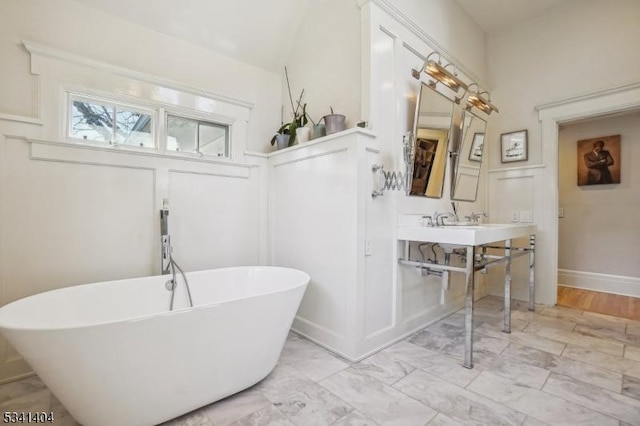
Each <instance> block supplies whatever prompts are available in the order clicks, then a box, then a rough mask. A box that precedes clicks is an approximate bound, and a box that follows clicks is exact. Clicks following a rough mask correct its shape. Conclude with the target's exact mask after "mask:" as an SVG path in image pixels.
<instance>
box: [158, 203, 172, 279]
mask: <svg viewBox="0 0 640 426" xmlns="http://www.w3.org/2000/svg"><path fill="white" fill-rule="evenodd" d="M160 240H161V242H162V275H165V274H168V273H169V267H170V266H171V237H169V200H167V199H166V198H165V199H164V200H162V210H160Z"/></svg>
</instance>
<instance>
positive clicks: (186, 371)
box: [0, 267, 310, 426]
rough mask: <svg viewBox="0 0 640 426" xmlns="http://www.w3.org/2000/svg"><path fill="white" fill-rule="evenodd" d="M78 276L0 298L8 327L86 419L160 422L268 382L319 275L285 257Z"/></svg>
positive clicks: (89, 422)
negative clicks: (120, 276)
mask: <svg viewBox="0 0 640 426" xmlns="http://www.w3.org/2000/svg"><path fill="white" fill-rule="evenodd" d="M187 278H188V280H189V284H190V287H191V293H192V296H193V303H194V307H193V308H189V307H188V303H187V297H186V291H185V288H184V284H183V282H182V280H181V279H178V281H179V283H180V284H179V285H178V288H177V290H176V305H175V306H176V307H177V309H176V307H174V310H173V311H169V300H170V297H171V292H170V291H168V290H167V289H166V287H165V284H166V282H167V281H168V280H169V279H170V276H169V275H161V276H155V277H146V278H138V279H131V280H120V281H110V282H103V283H95V284H86V285H80V286H75V287H68V288H63V289H59V290H54V291H49V292H46V293H41V294H38V295H35V296H31V297H27V298H25V299H21V300H18V301H16V302H13V303H10V304H8V305H6V306H4V307H2V308H0V331H2V333H3V334H4V335H5V336H6V338H7V340H9V342H10V343H11V344H12V345H13V346H14V347H15V348H16V350H17V351H18V352H19V353H20V354H21V355H22V356H23V357H24V359H25V360H26V361H27V362H28V363H29V364H30V365H31V367H32V368H33V370H34V371H35V372H36V373H37V374H38V376H40V378H41V379H42V380H43V381H44V382H45V384H46V385H47V386H49V388H50V389H51V391H52V392H53V393H54V394H55V395H56V396H57V397H58V399H60V401H61V402H62V404H63V405H64V406H65V407H66V408H67V410H69V412H70V413H71V415H72V416H73V417H74V418H75V419H76V420H77V421H78V422H80V423H82V424H83V425H85V426H93V425H95V426H113V425H120V426H125V425H155V424H158V423H161V422H163V421H166V420H169V419H172V418H174V417H177V416H179V415H181V414H184V413H186V412H189V411H191V410H194V409H196V408H198V407H201V406H204V405H207V404H209V403H211V402H214V401H217V400H219V399H222V398H224V397H226V396H229V395H232V394H234V393H236V392H239V391H241V390H243V389H246V388H248V387H249V386H251V385H253V384H255V383H257V382H259V381H260V380H262V379H263V378H264V377H265V376H267V375H268V374H269V373H270V372H271V370H272V369H273V368H274V367H275V365H276V363H277V361H278V358H279V356H280V352H281V351H282V348H283V346H284V343H285V340H286V338H287V333H288V331H289V328H290V327H291V323H292V322H293V318H294V316H295V314H296V311H297V310H298V306H299V304H300V301H301V300H302V296H303V294H304V291H305V289H306V286H307V284H308V282H309V279H310V278H309V275H307V274H306V273H304V272H301V271H297V270H294V269H287V268H278V267H238V268H223V269H214V270H209V271H199V272H189V273H187Z"/></svg>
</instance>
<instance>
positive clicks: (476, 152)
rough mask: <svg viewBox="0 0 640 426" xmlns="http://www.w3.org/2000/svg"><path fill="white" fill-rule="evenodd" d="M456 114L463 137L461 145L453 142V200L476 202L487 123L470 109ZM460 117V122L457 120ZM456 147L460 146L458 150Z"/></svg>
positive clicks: (455, 118)
mask: <svg viewBox="0 0 640 426" xmlns="http://www.w3.org/2000/svg"><path fill="white" fill-rule="evenodd" d="M456 112H459V113H460V114H454V115H457V117H454V121H459V122H460V125H461V133H460V134H461V137H460V139H459V140H460V143H459V144H455V143H453V140H452V147H451V151H452V157H451V170H452V174H451V199H452V200H455V201H475V200H476V197H477V194H478V184H479V182H480V166H482V156H483V153H484V142H485V132H486V129H487V123H486V121H485V120H483V119H482V118H480V117H479V116H478V115H476V114H474V113H473V112H472V111H471V110H469V109H466V110H462V109H460V110H457V111H456ZM458 117H459V120H457V118H458ZM452 127H453V126H452ZM455 145H458V147H457V149H456V146H455ZM456 152H457V153H458V154H457V155H456V154H455V153H456Z"/></svg>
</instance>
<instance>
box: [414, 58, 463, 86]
mask: <svg viewBox="0 0 640 426" xmlns="http://www.w3.org/2000/svg"><path fill="white" fill-rule="evenodd" d="M433 55H438V62H436V61H434V60H433V59H429V58H431V56H433ZM449 65H452V64H447V65H445V66H442V61H441V59H440V54H439V53H438V52H431V53H430V54H429V56H427V59H426V60H425V61H424V65H423V66H422V70H421V71H424V72H425V73H426V74H428V75H429V76H430V77H433V78H434V79H436V80H437V81H438V82H440V83H442V84H444V85H445V86H447V87H448V88H449V89H451V90H453V91H454V92H456V93H457V92H458V90H460V88H462V90H467V85H466V84H465V83H464V82H463V81H462V80H460V79H459V78H458V77H457V76H456V75H455V71H454V73H451V72H449V71H448V70H447V69H446V68H447V67H448V66H449ZM454 69H455V66H454ZM412 75H413V76H414V77H415V78H416V79H418V80H419V79H420V71H417V70H412ZM436 84H437V83H436V82H430V84H429V85H430V86H435V85H436Z"/></svg>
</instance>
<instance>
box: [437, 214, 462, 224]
mask: <svg viewBox="0 0 640 426" xmlns="http://www.w3.org/2000/svg"><path fill="white" fill-rule="evenodd" d="M445 217H446V218H449V219H453V220H455V221H456V222H457V221H458V216H456V214H455V213H451V212H444V213H438V212H436V213H435V222H436V226H445V223H444V218H445Z"/></svg>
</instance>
